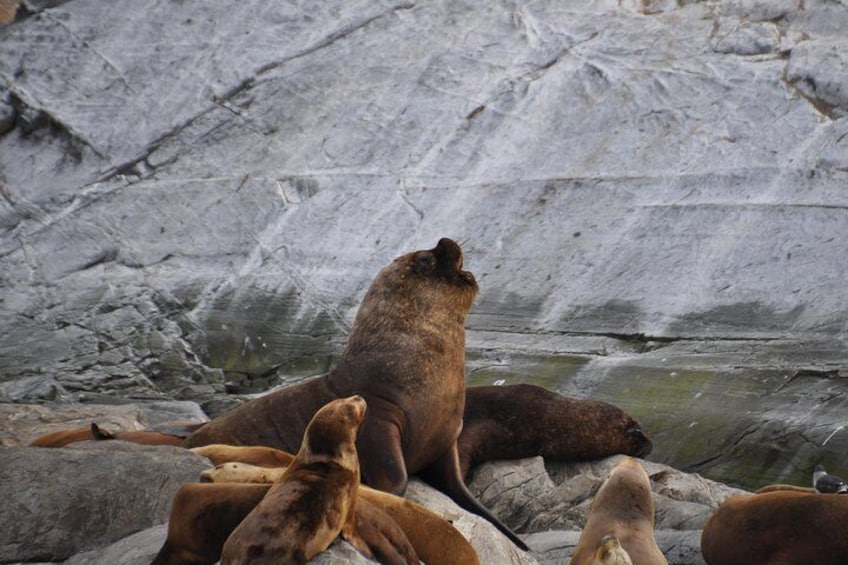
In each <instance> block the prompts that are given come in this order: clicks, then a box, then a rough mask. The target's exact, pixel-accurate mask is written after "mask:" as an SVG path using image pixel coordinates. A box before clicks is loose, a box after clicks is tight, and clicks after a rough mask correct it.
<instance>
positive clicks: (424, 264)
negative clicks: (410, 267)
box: [414, 253, 436, 273]
mask: <svg viewBox="0 0 848 565" xmlns="http://www.w3.org/2000/svg"><path fill="white" fill-rule="evenodd" d="M435 266H436V258H435V257H433V254H432V253H422V254H420V255H418V256H417V257H415V265H414V268H415V270H416V271H417V272H419V273H426V272H429V271H432V270H433V268H434V267H435Z"/></svg>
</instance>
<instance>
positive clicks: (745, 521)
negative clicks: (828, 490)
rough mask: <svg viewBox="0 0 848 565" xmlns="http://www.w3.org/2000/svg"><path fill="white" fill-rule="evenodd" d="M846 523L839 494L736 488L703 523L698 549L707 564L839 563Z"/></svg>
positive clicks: (845, 557) (847, 509)
mask: <svg viewBox="0 0 848 565" xmlns="http://www.w3.org/2000/svg"><path fill="white" fill-rule="evenodd" d="M846 523H848V497H846V496H844V495H839V494H819V493H816V494H810V493H803V492H791V491H775V492H768V493H763V494H736V495H733V496H730V497H728V498H727V499H725V501H724V502H722V504H721V506H719V507H718V508H717V509H716V510H715V512H713V514H712V516H710V518H709V520H707V523H706V524H705V525H704V530H703V532H702V533H701V553H703V555H704V559H705V560H706V562H707V563H709V564H710V565H742V564H744V565H767V564H769V565H773V564H778V563H779V564H781V565H811V564H815V565H844V564H845V563H848V537H846V536H845V535H843V532H844V524H846Z"/></svg>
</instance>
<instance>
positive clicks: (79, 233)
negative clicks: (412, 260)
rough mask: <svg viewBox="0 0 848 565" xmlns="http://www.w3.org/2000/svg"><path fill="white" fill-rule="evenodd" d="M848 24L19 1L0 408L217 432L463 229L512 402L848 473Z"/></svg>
mask: <svg viewBox="0 0 848 565" xmlns="http://www.w3.org/2000/svg"><path fill="white" fill-rule="evenodd" d="M12 4H15V3H12ZM9 5H11V4H9ZM4 6H5V4H4ZM845 29H848V6H846V4H845V2H843V1H833V0H803V1H802V0H710V1H689V0H687V1H685V2H681V1H672V0H651V1H644V0H597V1H593V2H585V1H576V0H575V1H553V0H547V1H541V0H540V1H528V2H513V1H510V0H505V1H502V2H483V3H481V2H471V1H468V2H455V1H450V2H448V1H442V2H427V3H416V2H414V1H412V0H382V1H373V0H369V1H365V0H351V1H346V2H340V1H328V2H322V3H320V4H316V5H310V6H309V7H308V8H304V7H303V6H301V4H300V3H296V2H274V3H267V2H258V1H256V0H244V1H242V2H238V3H230V2H226V3H225V2H204V3H191V2H182V3H180V2H178V3H165V4H156V6H155V7H153V8H151V7H150V6H148V5H147V4H145V3H139V2H132V1H130V0H115V1H112V2H107V3H104V2H98V1H97V0H72V1H69V2H55V1H31V2H27V1H24V2H22V3H21V6H20V8H19V9H18V11H17V14H16V16H15V20H14V21H13V22H11V23H9V24H7V25H5V26H3V27H0V381H3V383H2V386H0V400H3V401H7V402H45V401H53V400H62V401H78V400H84V401H97V402H105V401H106V400H105V399H107V398H121V399H127V398H132V399H135V400H150V399H189V400H197V401H199V402H201V403H202V404H203V406H204V407H205V408H206V409H207V410H208V411H209V412H215V411H216V410H218V409H221V408H223V407H225V406H226V403H225V402H224V401H223V400H222V395H224V394H225V393H227V392H236V393H246V392H255V391H259V390H264V389H267V388H268V387H270V386H274V385H277V384H280V382H282V381H290V380H293V379H296V378H300V377H302V376H305V375H309V374H315V373H319V372H321V371H323V370H325V369H326V367H327V366H328V364H329V363H330V362H331V359H332V357H333V355H335V354H336V353H337V352H338V351H339V348H340V347H341V344H342V343H343V342H344V338H345V334H346V331H347V329H348V327H349V324H350V321H351V320H352V317H353V315H354V312H355V308H356V306H357V304H358V302H359V299H360V297H361V296H362V294H363V293H364V291H365V289H366V287H367V285H368V284H369V282H370V280H371V279H372V277H373V276H374V274H375V273H376V272H377V270H378V269H379V268H381V267H382V266H383V265H384V264H385V263H387V262H388V261H389V260H390V259H391V258H393V257H395V256H397V255H398V254H400V253H402V252H405V251H408V250H411V249H416V248H422V247H431V246H432V245H433V244H434V243H435V242H436V241H437V239H438V238H439V237H442V236H450V237H453V238H456V239H457V240H459V241H461V242H463V245H464V249H465V251H466V264H467V266H468V268H470V269H471V270H472V271H473V272H474V273H475V274H476V275H477V276H478V279H479V281H480V284H481V289H482V290H481V294H480V297H479V300H478V302H477V305H476V306H475V308H474V309H473V311H472V314H471V317H470V320H469V331H470V334H469V345H470V347H471V349H472V350H473V351H476V352H478V353H479V354H480V355H481V356H482V362H483V364H486V363H488V364H490V365H495V368H496V369H497V368H499V367H500V368H506V369H511V370H512V373H510V376H505V377H503V378H506V379H507V380H508V379H510V378H522V379H527V380H535V381H536V382H543V383H545V384H548V385H550V386H552V387H553V388H557V389H559V390H561V391H564V392H568V393H572V394H576V395H579V396H594V397H597V398H601V399H607V400H612V401H615V402H616V403H617V404H619V405H621V406H622V407H623V408H625V409H627V410H628V411H630V412H632V413H633V414H634V415H636V416H637V417H638V418H639V419H640V421H643V423H644V425H645V426H646V428H647V429H648V430H649V431H650V432H651V433H652V434H653V435H654V436H655V438H656V440H657V441H656V442H655V443H656V444H657V451H656V452H655V455H654V456H655V457H656V458H657V459H658V460H661V461H665V462H670V463H674V464H675V465H676V466H678V467H680V468H684V469H689V470H697V471H699V472H702V473H704V474H708V475H709V476H711V477H714V478H720V479H725V480H730V481H734V482H736V483H737V484H750V483H757V482H769V481H771V482H774V481H777V480H799V481H800V479H801V478H802V477H806V476H807V474H808V473H809V472H810V470H811V469H812V465H813V464H814V463H815V462H817V461H824V462H825V463H826V464H828V467H829V468H834V469H839V468H840V467H841V468H848V433H846V432H844V431H842V429H843V428H842V426H844V424H843V420H842V416H841V414H844V406H843V404H844V400H843V399H844V398H845V394H844V392H845V390H846V386H845V384H844V377H845V375H846V371H848V358H846V355H845V352H844V351H845V343H846V339H848V328H846V320H848V287H846V285H845V284H843V281H844V280H845V275H846V262H845V260H844V241H845V234H846V233H848V213H846V212H848V192H846V190H845V186H846V181H848V117H846V113H848V40H846V38H845V32H844V30H845ZM510 352H512V353H515V352H518V353H522V354H525V355H532V356H542V357H546V356H550V355H554V356H559V357H562V356H565V355H571V356H573V357H572V358H573V360H574V363H570V364H561V365H557V367H560V368H561V369H562V371H548V372H547V373H545V374H544V375H539V374H528V373H527V372H526V371H525V369H526V368H527V367H528V366H530V365H526V364H520V363H519V364H517V365H513V364H512V361H511V359H512V358H511V357H509V356H508V355H507V354H508V353H510ZM559 357H557V358H559ZM536 367H538V365H535V366H533V368H536ZM548 367H550V366H548ZM515 375H518V377H516V376H515ZM495 376H496V377H497V375H495ZM477 377H479V379H481V380H482V379H484V377H485V378H488V376H486V375H483V374H479V375H477ZM498 378H501V377H498Z"/></svg>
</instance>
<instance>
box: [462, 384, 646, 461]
mask: <svg viewBox="0 0 848 565" xmlns="http://www.w3.org/2000/svg"><path fill="white" fill-rule="evenodd" d="M464 422H465V425H464V427H463V428H462V433H461V434H460V436H459V440H458V442H457V448H458V450H459V463H460V468H461V469H462V476H463V478H467V477H468V472H469V470H470V469H471V468H473V467H475V466H477V465H478V464H480V463H483V462H485V461H493V460H503V459H523V458H525V457H533V456H536V455H541V456H542V457H544V458H545V459H547V460H551V461H585V460H591V459H601V458H604V457H607V456H610V455H615V454H618V453H621V454H625V455H632V456H634V457H644V456H645V455H647V454H648V453H650V452H651V449H652V447H653V445H652V443H651V440H650V439H648V437H647V436H646V435H645V433H644V432H643V431H642V428H641V427H640V426H639V424H638V422H636V420H634V419H633V418H632V417H630V416H629V415H627V414H626V413H624V412H623V411H622V410H620V409H619V408H616V407H615V406H613V405H612V404H608V403H606V402H601V401H598V400H578V399H575V398H569V397H567V396H563V395H561V394H557V393H555V392H553V391H550V390H547V389H545V388H542V387H540V386H535V385H529V384H518V385H508V386H474V387H468V388H466V389H465V415H464Z"/></svg>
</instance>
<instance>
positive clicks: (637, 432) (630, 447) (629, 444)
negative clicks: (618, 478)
mask: <svg viewBox="0 0 848 565" xmlns="http://www.w3.org/2000/svg"><path fill="white" fill-rule="evenodd" d="M619 425H620V426H621V428H622V429H623V430H624V436H623V437H624V438H625V439H624V443H625V448H624V449H623V450H622V453H624V454H626V455H632V456H633V457H642V458H643V457H645V456H646V455H648V454H649V453H651V451H652V450H653V449H654V444H653V442H652V441H651V438H649V437H648V436H647V435H645V432H644V431H643V430H642V427H641V426H640V425H639V422H637V421H636V420H634V419H633V418H631V417H630V416H628V415H627V414H624V415H623V416H622V420H621V422H620V424H619Z"/></svg>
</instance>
